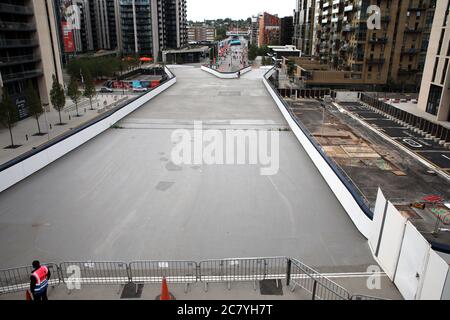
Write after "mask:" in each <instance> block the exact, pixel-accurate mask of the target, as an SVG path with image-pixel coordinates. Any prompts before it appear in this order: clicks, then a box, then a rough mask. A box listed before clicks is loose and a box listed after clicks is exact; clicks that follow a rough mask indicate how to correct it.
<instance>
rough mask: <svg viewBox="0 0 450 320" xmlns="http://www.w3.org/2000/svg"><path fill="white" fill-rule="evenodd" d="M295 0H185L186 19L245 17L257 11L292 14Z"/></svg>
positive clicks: (284, 14) (282, 15)
mask: <svg viewBox="0 0 450 320" xmlns="http://www.w3.org/2000/svg"><path fill="white" fill-rule="evenodd" d="M295 3H296V1H295V0H278V1H275V0H187V10H188V19H189V20H194V21H203V20H205V19H219V18H234V19H247V18H248V17H251V16H253V15H256V14H258V13H259V12H264V11H265V12H268V13H271V14H278V15H279V16H280V17H284V16H292V15H293V10H294V9H295Z"/></svg>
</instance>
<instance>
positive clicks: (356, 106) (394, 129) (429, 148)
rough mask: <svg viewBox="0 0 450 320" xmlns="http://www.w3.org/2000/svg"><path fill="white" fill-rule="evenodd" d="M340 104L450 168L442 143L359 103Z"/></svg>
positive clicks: (439, 165)
mask: <svg viewBox="0 0 450 320" xmlns="http://www.w3.org/2000/svg"><path fill="white" fill-rule="evenodd" d="M340 105H342V106H344V107H345V108H346V109H347V110H348V111H350V112H352V113H354V114H356V115H358V117H360V118H361V119H362V120H364V121H365V122H367V123H368V124H370V125H371V126H373V127H374V128H375V129H377V130H380V131H381V132H383V133H384V134H386V135H387V136H389V137H390V138H392V139H393V140H395V141H397V142H398V143H400V144H402V145H403V146H404V147H406V148H407V149H409V150H410V151H412V152H414V153H416V154H417V155H418V156H420V157H421V158H423V159H425V160H426V161H428V162H430V163H431V164H432V165H434V166H436V167H438V168H439V169H442V170H448V169H450V150H449V149H448V148H446V147H444V146H443V145H440V144H438V143H437V142H435V141H434V140H432V139H427V138H425V137H424V136H423V135H421V134H419V133H416V132H414V131H413V130H411V129H409V128H407V127H405V126H402V125H400V124H398V123H397V122H395V121H392V120H390V119H388V118H387V117H386V116H384V115H382V114H380V113H377V112H375V111H372V110H371V109H370V108H369V107H366V106H363V105H361V104H360V103H353V102H347V103H340Z"/></svg>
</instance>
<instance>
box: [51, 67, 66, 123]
mask: <svg viewBox="0 0 450 320" xmlns="http://www.w3.org/2000/svg"><path fill="white" fill-rule="evenodd" d="M50 102H51V103H52V105H53V108H54V109H55V110H56V111H58V113H59V124H62V119H61V111H62V110H63V109H64V107H65V106H66V96H65V94H64V88H63V86H62V85H61V84H60V83H59V82H58V79H56V77H55V75H53V84H52V89H51V90H50Z"/></svg>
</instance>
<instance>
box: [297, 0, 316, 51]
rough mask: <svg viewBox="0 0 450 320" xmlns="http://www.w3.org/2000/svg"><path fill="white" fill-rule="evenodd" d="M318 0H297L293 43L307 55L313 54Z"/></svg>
mask: <svg viewBox="0 0 450 320" xmlns="http://www.w3.org/2000/svg"><path fill="white" fill-rule="evenodd" d="M315 3H316V0H297V7H296V10H295V12H294V35H293V42H292V44H293V45H294V46H296V47H297V48H298V49H299V50H301V51H302V53H303V54H305V55H308V56H310V55H312V52H313V38H314V29H315V28H314V26H315V25H316V24H317V23H318V21H315V19H314V13H315V7H316V5H315Z"/></svg>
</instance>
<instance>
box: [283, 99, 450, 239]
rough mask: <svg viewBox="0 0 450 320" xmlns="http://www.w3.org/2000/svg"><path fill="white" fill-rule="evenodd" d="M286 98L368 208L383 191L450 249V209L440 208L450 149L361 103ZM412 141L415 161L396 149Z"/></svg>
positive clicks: (449, 191)
mask: <svg viewBox="0 0 450 320" xmlns="http://www.w3.org/2000/svg"><path fill="white" fill-rule="evenodd" d="M285 99H286V102H288V104H289V105H290V108H291V111H292V113H293V114H294V115H295V116H296V117H297V120H299V121H301V123H303V124H304V126H305V127H306V128H307V130H309V132H310V133H311V134H312V136H313V137H314V138H315V140H316V141H317V142H318V143H319V144H320V146H321V147H322V148H323V150H324V151H325V153H326V154H327V155H328V156H329V157H330V158H332V159H333V161H334V162H335V163H336V164H337V165H338V167H339V168H340V169H341V171H342V172H343V173H344V174H345V176H346V177H347V178H348V179H349V181H351V182H352V183H353V184H354V185H355V186H356V188H357V190H358V192H359V194H360V195H361V197H362V198H363V199H364V201H365V203H366V204H367V206H369V207H370V208H374V206H375V201H376V197H377V190H378V188H381V189H382V190H383V191H384V192H385V194H386V196H387V198H389V199H390V200H391V201H392V202H393V203H394V204H395V206H396V208H397V209H398V210H399V211H400V212H401V213H402V214H404V215H405V216H407V217H408V218H409V219H410V220H411V221H412V222H413V223H414V225H416V226H417V227H418V229H419V230H420V231H421V233H422V234H423V235H424V236H425V237H426V238H427V239H429V240H430V242H436V241H437V242H442V243H445V244H450V232H449V231H450V229H449V226H450V210H449V208H448V207H447V206H445V204H444V203H442V202H443V199H449V197H450V187H449V184H448V181H449V179H450V176H448V175H447V174H446V173H447V171H446V170H448V168H449V167H450V161H449V160H448V159H447V158H446V157H443V156H441V157H439V155H440V154H443V155H444V156H445V155H450V150H449V149H447V148H445V147H444V146H441V145H439V144H437V143H436V142H434V141H433V140H432V139H424V137H417V134H415V133H414V132H413V131H412V130H410V129H409V128H407V127H404V126H402V125H400V124H399V123H398V122H395V121H394V120H391V119H388V118H387V116H386V115H383V114H382V113H381V112H377V111H375V110H374V109H372V108H371V107H370V106H368V105H364V104H363V103H361V102H338V103H332V104H327V103H323V102H321V101H319V100H316V99H314V100H311V99H309V100H307V99H289V98H285ZM414 135H415V136H414ZM412 138H414V139H415V140H417V141H420V142H421V144H420V146H419V145H417V147H419V149H420V150H419V151H418V153H417V156H414V155H412V154H410V153H408V152H406V151H404V150H402V149H401V148H399V147H398V146H397V145H396V144H395V143H396V142H397V143H398V142H401V143H403V144H405V145H406V146H410V145H411V144H413V146H415V145H414V142H413V141H415V140H412ZM433 165H435V166H437V167H440V168H441V169H442V170H441V171H440V172H441V173H437V172H436V170H432V168H431V166H433ZM432 195H434V196H435V195H439V196H441V197H442V200H441V203H438V204H435V203H431V202H429V201H430V200H429V199H428V198H429V197H430V196H432ZM437 221H438V222H437Z"/></svg>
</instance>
